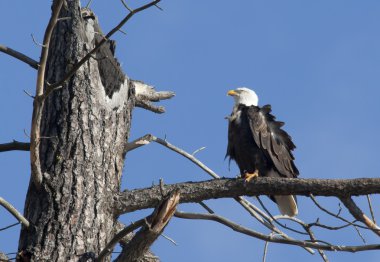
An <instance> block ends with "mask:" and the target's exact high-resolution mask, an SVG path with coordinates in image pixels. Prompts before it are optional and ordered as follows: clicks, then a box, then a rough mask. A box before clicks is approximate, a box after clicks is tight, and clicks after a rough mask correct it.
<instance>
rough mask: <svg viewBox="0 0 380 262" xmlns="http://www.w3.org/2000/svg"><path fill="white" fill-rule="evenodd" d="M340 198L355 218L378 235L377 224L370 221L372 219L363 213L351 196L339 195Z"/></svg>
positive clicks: (379, 233)
mask: <svg viewBox="0 0 380 262" xmlns="http://www.w3.org/2000/svg"><path fill="white" fill-rule="evenodd" d="M340 200H341V201H342V203H343V204H344V205H345V206H346V208H347V209H348V211H350V213H351V215H352V216H353V217H354V218H355V219H357V220H358V221H360V222H362V223H363V224H365V225H366V226H367V227H369V228H370V229H371V230H372V231H373V232H374V233H375V234H376V235H378V236H380V228H379V226H378V225H376V224H375V223H374V222H372V220H371V219H370V218H369V217H367V216H366V215H365V214H364V213H363V211H362V210H361V209H360V208H359V207H358V206H357V205H356V204H355V202H354V201H353V200H352V198H351V197H341V198H340Z"/></svg>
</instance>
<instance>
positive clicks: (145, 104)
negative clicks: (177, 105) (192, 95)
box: [131, 80, 175, 114]
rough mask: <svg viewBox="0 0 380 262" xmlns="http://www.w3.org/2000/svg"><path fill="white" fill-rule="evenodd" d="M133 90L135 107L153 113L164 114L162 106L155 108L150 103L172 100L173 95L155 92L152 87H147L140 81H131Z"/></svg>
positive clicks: (171, 93)
mask: <svg viewBox="0 0 380 262" xmlns="http://www.w3.org/2000/svg"><path fill="white" fill-rule="evenodd" d="M131 84H133V86H134V89H135V97H136V106H137V107H141V108H144V109H147V110H149V111H152V112H154V113H159V114H161V113H164V112H165V108H164V107H163V106H156V105H154V104H152V103H151V102H158V101H161V100H165V99H170V98H172V97H173V96H174V95H175V94H174V93H173V92H169V91H160V92H157V91H156V90H154V87H153V86H150V85H147V84H145V83H144V82H142V81H137V80H131Z"/></svg>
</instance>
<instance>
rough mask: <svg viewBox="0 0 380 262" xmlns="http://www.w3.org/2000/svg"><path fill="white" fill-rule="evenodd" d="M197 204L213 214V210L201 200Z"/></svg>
mask: <svg viewBox="0 0 380 262" xmlns="http://www.w3.org/2000/svg"><path fill="white" fill-rule="evenodd" d="M199 204H200V205H201V206H202V207H203V208H204V209H205V210H206V211H207V212H209V213H210V214H215V212H214V210H212V209H211V208H210V207H209V206H208V205H206V204H205V203H204V202H203V201H201V202H199Z"/></svg>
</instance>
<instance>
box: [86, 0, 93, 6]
mask: <svg viewBox="0 0 380 262" xmlns="http://www.w3.org/2000/svg"><path fill="white" fill-rule="evenodd" d="M91 4H92V0H90V1H88V3H87V5H86V8H89V7H90V5H91Z"/></svg>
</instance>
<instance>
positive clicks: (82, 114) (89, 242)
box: [0, 0, 380, 261]
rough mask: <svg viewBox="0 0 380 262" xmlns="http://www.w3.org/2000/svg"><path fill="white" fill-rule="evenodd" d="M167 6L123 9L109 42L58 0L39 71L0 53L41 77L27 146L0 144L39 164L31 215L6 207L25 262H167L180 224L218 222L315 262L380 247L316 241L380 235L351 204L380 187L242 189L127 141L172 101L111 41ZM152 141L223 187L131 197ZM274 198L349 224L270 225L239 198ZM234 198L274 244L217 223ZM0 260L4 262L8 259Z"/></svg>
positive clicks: (301, 183)
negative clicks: (348, 232)
mask: <svg viewBox="0 0 380 262" xmlns="http://www.w3.org/2000/svg"><path fill="white" fill-rule="evenodd" d="M158 2H159V0H156V1H153V2H149V3H147V4H145V5H143V6H141V7H139V8H137V9H131V8H130V7H128V6H127V5H126V3H125V2H124V1H123V3H124V5H125V7H126V8H127V9H128V11H129V13H128V14H127V15H126V17H125V18H124V19H123V20H122V21H121V22H120V23H119V24H118V25H117V26H116V27H115V28H114V29H112V30H111V31H110V32H109V33H108V34H103V33H102V31H101V30H100V26H99V24H98V20H97V17H96V16H95V14H94V13H93V12H92V11H91V10H89V9H87V8H83V9H81V8H80V5H79V0H66V1H64V0H55V1H53V5H52V16H51V19H50V21H49V23H48V26H47V28H46V32H45V36H44V41H43V43H42V48H41V50H42V51H41V57H40V61H35V60H33V59H32V58H29V57H27V56H25V55H23V54H21V53H19V52H17V51H15V50H13V49H11V48H8V47H5V46H0V51H2V52H4V53H6V54H8V55H11V56H13V57H15V58H17V59H19V60H21V61H23V62H25V63H27V64H29V65H30V66H32V67H33V68H35V69H36V70H37V84H36V93H35V95H34V97H33V99H34V104H33V119H32V128H31V135H30V143H28V142H26V143H22V142H18V141H13V142H11V143H6V144H2V145H0V152H5V151H10V150H24V151H25V150H30V156H31V178H30V184H29V189H28V192H27V197H26V202H25V210H24V215H21V214H20V213H19V212H18V211H17V210H15V209H14V208H13V207H12V205H10V204H9V203H8V202H7V201H5V200H4V199H2V198H0V204H1V205H2V206H4V207H5V208H6V209H7V210H8V211H9V212H10V213H11V214H12V215H14V216H15V217H16V219H17V220H19V221H20V223H22V229H21V234H20V239H19V250H18V254H17V261H109V260H110V253H111V252H112V250H113V248H114V247H115V245H116V244H117V243H120V244H121V245H122V247H123V251H122V253H121V254H120V255H119V257H118V258H117V259H116V261H158V259H157V257H155V256H153V255H152V254H151V253H150V251H149V247H150V246H151V244H152V243H153V242H154V241H155V240H156V238H157V237H158V236H159V235H160V234H161V233H162V231H163V230H164V228H165V226H166V225H167V224H168V222H169V221H170V219H171V218H172V217H173V216H175V217H177V218H182V219H206V220H212V221H215V222H218V223H221V224H223V225H225V226H227V227H230V228H231V229H233V230H235V231H237V232H240V233H242V234H246V235H249V236H252V237H255V238H258V239H261V240H263V241H266V242H276V243H283V244H290V245H297V246H300V247H301V248H303V249H305V250H307V251H308V252H310V253H313V252H315V251H314V250H317V251H318V252H319V254H320V256H321V258H322V259H323V260H324V261H327V260H328V259H327V256H326V254H325V252H324V251H348V252H358V251H366V250H377V249H380V244H366V245H357V246H346V245H339V244H332V243H328V242H325V241H320V240H317V238H316V237H315V234H314V233H313V231H312V229H313V228H315V227H324V228H327V229H329V230H338V229H340V228H345V227H349V226H350V227H354V228H355V229H358V228H363V229H365V230H371V231H373V233H375V234H376V235H380V229H379V227H378V226H377V225H376V222H375V221H374V219H370V218H369V217H368V216H367V215H365V214H364V213H363V212H362V211H361V209H360V208H359V207H358V206H357V205H356V204H355V202H354V201H353V200H352V198H351V196H353V195H368V194H378V193H380V180H379V179H357V180H318V179H309V180H307V179H270V178H268V179H264V178H263V179H257V180H255V181H253V182H251V183H245V182H244V181H242V180H240V179H219V177H218V175H217V174H215V173H214V172H213V171H212V170H211V169H210V168H208V167H207V166H206V165H204V164H203V163H201V162H200V161H199V160H198V159H196V158H195V156H194V154H195V153H193V154H189V153H187V152H185V151H183V150H181V149H180V148H178V147H176V146H174V145H172V144H170V143H169V142H168V141H166V140H162V139H160V138H157V137H155V136H153V135H146V136H143V137H141V138H139V139H136V140H134V141H132V142H128V139H129V131H130V127H131V119H132V112H133V108H134V107H135V106H139V107H142V108H145V109H147V110H150V111H152V112H156V113H163V112H164V108H163V107H160V106H156V105H154V104H153V103H152V102H157V101H160V100H162V99H169V98H171V97H172V96H173V95H174V93H172V92H168V91H165V92H157V91H155V90H154V89H153V88H152V87H151V86H149V85H147V84H145V83H143V82H141V81H134V80H132V79H130V78H129V77H128V76H127V75H126V74H125V72H123V71H122V70H121V68H120V66H119V63H118V61H117V59H116V58H115V57H114V54H115V43H114V42H113V41H112V40H110V37H111V36H112V35H113V34H114V33H115V32H117V31H118V30H119V29H120V28H121V27H122V26H123V25H124V24H125V23H126V22H128V21H129V20H130V19H131V18H132V17H133V16H134V15H136V14H138V13H139V12H141V11H143V10H145V9H147V8H150V7H152V6H155V5H156V4H157V3H158ZM136 121H138V119H137V120H136ZM151 142H156V143H158V144H161V145H163V146H164V147H166V148H169V149H170V150H173V151H175V152H177V153H178V154H181V155H182V156H184V157H186V158H188V159H189V160H190V161H192V162H193V163H194V164H196V165H198V166H199V167H200V168H201V169H203V170H204V171H205V172H206V173H208V174H209V175H211V176H212V177H213V178H215V179H214V180H210V181H203V182H198V183H193V182H189V183H180V184H175V185H164V184H163V183H162V184H161V185H159V186H155V187H151V188H146V189H139V190H132V191H122V190H121V188H120V180H121V174H122V170H123V165H124V158H125V155H126V153H127V152H129V151H132V150H134V149H136V148H138V147H140V146H143V145H145V144H149V143H151ZM275 194H297V195H304V196H309V197H310V198H311V199H312V201H313V202H314V203H315V204H316V205H317V206H318V207H319V208H320V209H321V210H322V211H323V212H325V213H327V214H329V215H331V216H333V217H334V218H335V219H338V220H341V221H343V222H344V224H343V225H342V226H341V227H340V228H338V227H335V228H333V227H331V226H330V227H329V226H328V225H324V224H321V223H319V222H318V221H316V222H313V223H306V222H304V221H301V220H300V219H297V218H289V217H283V216H273V215H272V214H270V213H269V212H268V210H266V208H265V206H262V209H260V208H258V207H256V206H254V205H252V203H250V202H249V201H247V200H246V199H244V198H242V197H241V196H242V195H248V196H259V195H275ZM314 195H320V196H335V197H338V198H339V199H340V200H341V201H342V203H343V204H344V205H345V206H346V207H347V209H348V210H349V211H350V212H351V214H352V215H353V217H354V218H355V220H349V219H346V218H343V217H342V216H340V215H339V214H333V213H331V212H330V211H328V210H326V209H325V208H323V207H322V206H321V205H320V204H319V203H318V202H317V200H316V199H315V198H314ZM226 197H229V198H234V199H235V200H236V201H237V202H238V203H239V204H240V205H241V206H242V207H243V208H244V209H245V210H246V211H247V212H249V214H251V215H252V217H253V218H254V219H256V220H257V221H259V222H260V223H261V224H263V225H264V226H265V227H267V228H268V229H270V230H271V232H272V233H271V234H269V235H266V234H263V233H260V232H258V231H255V230H252V229H249V228H246V227H243V226H241V225H238V224H237V223H234V222H233V221H230V220H228V219H226V218H224V217H222V216H219V215H217V214H214V213H213V211H212V210H210V209H209V208H208V207H207V206H206V205H205V204H204V203H203V202H202V201H204V200H207V199H212V198H226ZM187 202H195V203H200V204H201V205H202V206H203V207H205V208H206V210H207V211H208V213H202V214H194V213H184V212H180V211H177V210H176V209H177V205H178V204H179V203H187ZM369 203H370V202H369ZM145 208H155V210H154V212H153V213H152V214H151V215H150V216H148V217H146V218H142V219H141V220H139V221H136V222H135V223H133V224H131V225H127V226H125V225H122V224H121V223H119V222H118V217H119V216H120V215H122V214H124V213H127V212H132V211H135V210H140V209H145ZM284 219H285V220H291V221H292V222H294V223H296V224H299V225H300V226H301V228H302V230H301V231H300V230H295V229H293V228H290V227H288V226H286V225H284V224H283V223H281V220H284ZM137 229H139V230H138V231H136V230H137ZM134 231H135V233H133V232H134ZM285 231H290V232H295V233H299V234H303V235H307V236H308V238H309V239H310V240H309V241H304V240H298V239H296V238H293V237H290V236H289V235H288V234H287V233H286V232H285ZM0 255H1V256H0V259H1V260H6V259H7V258H4V256H2V254H1V253H0Z"/></svg>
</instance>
